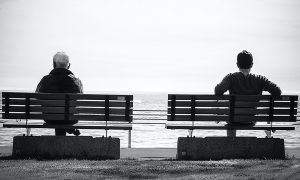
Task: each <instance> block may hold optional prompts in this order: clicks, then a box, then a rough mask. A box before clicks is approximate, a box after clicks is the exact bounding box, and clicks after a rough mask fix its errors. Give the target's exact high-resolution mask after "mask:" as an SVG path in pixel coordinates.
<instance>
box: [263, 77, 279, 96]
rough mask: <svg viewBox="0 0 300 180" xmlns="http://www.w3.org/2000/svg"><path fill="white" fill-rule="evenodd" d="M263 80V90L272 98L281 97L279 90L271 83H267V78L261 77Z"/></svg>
mask: <svg viewBox="0 0 300 180" xmlns="http://www.w3.org/2000/svg"><path fill="white" fill-rule="evenodd" d="M262 79H263V90H264V91H268V92H269V93H270V94H272V95H274V96H280V95H281V89H280V88H279V87H278V86H277V85H276V84H275V83H273V82H271V81H269V80H268V79H267V78H265V77H262Z"/></svg>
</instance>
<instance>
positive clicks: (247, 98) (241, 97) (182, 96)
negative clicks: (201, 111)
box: [168, 94, 298, 101]
mask: <svg viewBox="0 0 300 180" xmlns="http://www.w3.org/2000/svg"><path fill="white" fill-rule="evenodd" d="M173 96H175V97H176V100H190V99H191V97H192V96H194V97H195V100H230V96H231V95H222V96H216V95H211V94H207V95H206V94H169V95H168V99H169V100H171V99H172V97H173ZM290 97H293V98H294V99H295V101H298V96H295V95H282V96H279V97H274V98H275V100H276V101H289V98H290ZM235 98H236V100H237V101H239V100H243V101H257V100H269V99H270V95H235Z"/></svg>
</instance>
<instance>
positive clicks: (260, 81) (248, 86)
mask: <svg viewBox="0 0 300 180" xmlns="http://www.w3.org/2000/svg"><path fill="white" fill-rule="evenodd" d="M227 90H229V94H236V95H260V94H262V91H268V92H269V93H271V94H272V95H280V94H281V90H280V88H279V87H278V86H277V85H276V84H274V83H272V82H270V81H269V80H268V79H267V78H265V77H264V76H260V75H254V74H248V75H244V74H243V73H242V72H236V73H230V74H228V75H227V76H226V77H225V78H224V79H223V80H222V82H221V83H220V84H218V85H217V86H216V87H215V94H216V95H222V94H224V93H225V92H226V91H227Z"/></svg>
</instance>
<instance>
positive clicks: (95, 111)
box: [9, 106, 132, 115]
mask: <svg viewBox="0 0 300 180" xmlns="http://www.w3.org/2000/svg"><path fill="white" fill-rule="evenodd" d="M9 111H10V114H12V113H15V112H23V113H25V112H26V108H25V106H10V107H9ZM125 111H126V110H125V107H123V108H113V107H111V108H109V114H121V115H124V114H125ZM37 112H40V113H58V114H63V113H65V107H42V106H32V107H30V108H29V114H32V113H35V114H36V113H37ZM130 112H131V114H132V109H130ZM69 113H70V114H77V113H93V114H105V108H90V107H88V108H86V107H70V108H69Z"/></svg>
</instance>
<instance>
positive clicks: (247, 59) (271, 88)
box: [215, 50, 281, 137]
mask: <svg viewBox="0 0 300 180" xmlns="http://www.w3.org/2000/svg"><path fill="white" fill-rule="evenodd" d="M252 66H253V56H252V54H251V53H250V52H248V51H246V50H244V51H242V52H240V53H239V54H238V56H237V67H238V68H239V72H235V73H230V74H228V75H227V76H225V77H224V79H223V80H222V82H221V83H219V84H218V85H217V86H216V87H215V94H216V95H223V94H224V93H225V92H226V91H227V90H228V91H229V94H233V95H261V94H262V92H263V91H267V92H269V93H270V94H272V95H275V96H279V95H281V90H280V88H279V87H278V86H277V85H276V84H274V83H273V82H270V81H269V80H268V79H267V78H266V77H264V76H261V75H255V74H250V71H251V68H252ZM230 124H231V125H254V124H255V122H246V123H243V124H242V123H239V124H236V123H230ZM266 133H267V135H269V134H270V133H269V132H266ZM227 136H232V137H235V136H236V131H235V130H228V131H227Z"/></svg>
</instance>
